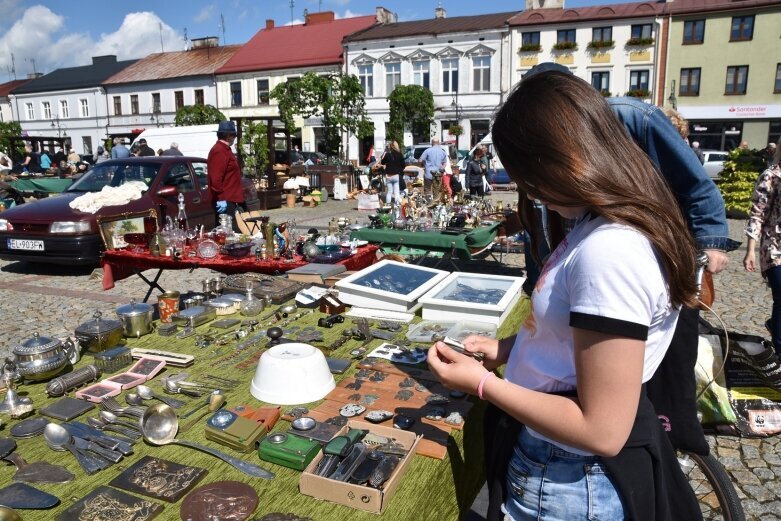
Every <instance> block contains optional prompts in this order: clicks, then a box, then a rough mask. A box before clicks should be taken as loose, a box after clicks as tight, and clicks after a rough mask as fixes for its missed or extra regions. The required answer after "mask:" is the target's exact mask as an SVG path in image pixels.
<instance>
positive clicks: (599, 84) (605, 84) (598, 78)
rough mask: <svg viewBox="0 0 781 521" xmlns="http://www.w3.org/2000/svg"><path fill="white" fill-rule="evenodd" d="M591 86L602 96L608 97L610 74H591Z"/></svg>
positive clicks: (604, 72) (598, 72)
mask: <svg viewBox="0 0 781 521" xmlns="http://www.w3.org/2000/svg"><path fill="white" fill-rule="evenodd" d="M591 85H592V86H593V87H594V88H595V89H597V90H598V91H599V92H601V93H602V94H603V95H608V96H609V95H610V73H609V72H608V71H595V72H592V73H591Z"/></svg>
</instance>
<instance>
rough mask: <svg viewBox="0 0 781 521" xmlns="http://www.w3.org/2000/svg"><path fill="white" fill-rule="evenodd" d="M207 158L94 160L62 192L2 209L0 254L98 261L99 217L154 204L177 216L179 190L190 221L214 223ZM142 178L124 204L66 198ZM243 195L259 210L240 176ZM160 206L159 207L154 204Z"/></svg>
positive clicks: (54, 261) (26, 258) (24, 258)
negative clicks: (95, 205) (88, 209)
mask: <svg viewBox="0 0 781 521" xmlns="http://www.w3.org/2000/svg"><path fill="white" fill-rule="evenodd" d="M206 168H207V167H206V160H205V159H202V158H196V157H175V156H157V157H137V158H136V157H133V158H127V159H112V160H110V161H104V162H102V163H98V164H97V165H95V166H94V167H93V168H92V170H90V171H88V172H87V173H86V174H84V175H83V176H82V177H81V178H80V179H78V180H76V181H74V183H73V184H72V185H71V186H69V187H68V188H67V189H66V190H65V191H64V192H63V193H61V194H59V195H57V196H54V197H48V198H46V199H40V200H37V201H34V202H30V203H26V204H23V205H20V206H16V207H14V208H11V209H9V210H6V211H4V212H2V213H0V259H3V260H10V261H29V262H41V263H50V264H80V265H96V264H98V262H99V260H100V255H101V253H102V251H103V249H104V246H103V240H102V239H101V237H100V232H99V230H98V225H97V218H98V217H100V216H112V215H119V214H122V213H125V212H142V211H144V210H149V209H155V210H158V208H159V205H160V204H165V205H166V208H167V215H170V216H171V217H176V213H177V204H178V197H179V194H180V193H182V194H184V201H185V209H186V211H187V219H188V221H189V224H190V226H191V227H193V226H195V225H198V224H203V225H204V226H205V229H207V230H211V229H212V228H214V226H215V219H214V205H213V203H212V202H211V201H209V191H208V186H207V176H206ZM128 181H143V182H144V183H145V184H146V185H147V186H148V187H149V189H148V190H147V191H145V192H144V193H143V195H142V196H141V198H140V199H136V200H134V201H131V202H129V203H128V204H126V205H123V206H105V207H103V208H101V209H100V210H98V211H97V213H94V214H92V213H85V212H81V211H79V210H74V209H72V208H71V207H70V206H69V203H70V202H71V201H73V200H74V199H76V198H77V197H79V196H81V195H83V194H85V193H87V192H99V191H100V190H101V189H102V188H103V187H104V186H120V185H122V184H123V183H125V182H128ZM244 196H245V200H246V202H247V205H248V206H249V209H250V210H259V209H260V202H259V201H258V194H257V191H256V190H255V187H254V186H253V184H252V182H251V181H250V180H248V179H244ZM158 211H159V210H158Z"/></svg>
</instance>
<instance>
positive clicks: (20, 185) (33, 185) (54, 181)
mask: <svg viewBox="0 0 781 521" xmlns="http://www.w3.org/2000/svg"><path fill="white" fill-rule="evenodd" d="M72 183H73V179H68V178H65V179H60V178H59V177H28V178H23V179H16V180H14V181H11V182H10V183H9V184H10V185H11V186H12V187H13V188H14V189H15V190H17V191H19V192H22V193H23V194H32V193H36V192H43V193H48V194H58V193H60V192H62V191H63V190H65V189H66V188H68V187H69V186H70V185H71V184H72Z"/></svg>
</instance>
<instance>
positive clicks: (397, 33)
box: [345, 11, 518, 42]
mask: <svg viewBox="0 0 781 521" xmlns="http://www.w3.org/2000/svg"><path fill="white" fill-rule="evenodd" d="M517 12H518V11H512V12H506V13H491V14H481V15H473V16H454V17H451V18H430V19H428V20H413V21H409V22H399V23H395V24H382V25H376V26H374V27H371V28H369V29H366V30H365V31H361V32H358V33H356V34H351V35H349V36H347V37H346V38H345V40H346V41H348V42H359V41H364V40H382V39H385V38H399V37H404V36H418V35H420V36H423V35H436V34H444V33H466V32H473V31H481V30H484V29H496V28H501V27H504V26H505V24H506V23H507V20H508V19H509V18H512V17H513V15H515V14H516V13H517Z"/></svg>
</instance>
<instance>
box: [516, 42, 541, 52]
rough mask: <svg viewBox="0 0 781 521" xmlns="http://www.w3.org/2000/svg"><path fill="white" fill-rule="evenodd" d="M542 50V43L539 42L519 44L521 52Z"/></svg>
mask: <svg viewBox="0 0 781 521" xmlns="http://www.w3.org/2000/svg"><path fill="white" fill-rule="evenodd" d="M541 50H542V45H540V44H539V43H526V44H523V45H521V52H539V51H541Z"/></svg>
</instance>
